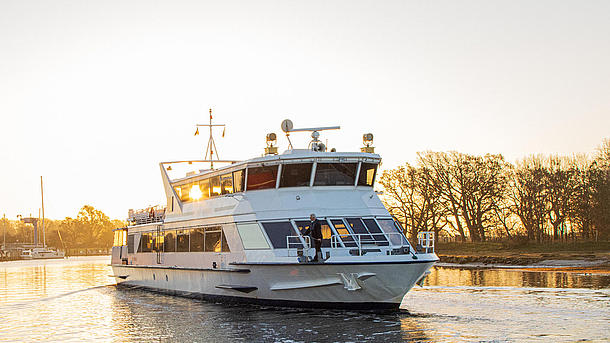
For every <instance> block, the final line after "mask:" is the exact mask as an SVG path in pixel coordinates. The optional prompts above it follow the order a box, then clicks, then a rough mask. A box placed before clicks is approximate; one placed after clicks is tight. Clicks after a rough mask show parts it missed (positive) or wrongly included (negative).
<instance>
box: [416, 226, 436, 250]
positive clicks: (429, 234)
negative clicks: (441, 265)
mask: <svg viewBox="0 0 610 343" xmlns="http://www.w3.org/2000/svg"><path fill="white" fill-rule="evenodd" d="M416 249H417V251H418V252H419V251H421V252H423V253H426V254H429V253H433V252H434V231H422V232H420V233H418V234H417V248H416Z"/></svg>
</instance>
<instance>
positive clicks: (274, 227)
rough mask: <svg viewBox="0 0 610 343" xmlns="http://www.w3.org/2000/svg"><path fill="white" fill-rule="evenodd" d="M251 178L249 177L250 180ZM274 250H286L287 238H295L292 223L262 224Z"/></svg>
mask: <svg viewBox="0 0 610 343" xmlns="http://www.w3.org/2000/svg"><path fill="white" fill-rule="evenodd" d="M249 177H250V176H249V175H248V178H249ZM262 224H263V228H264V229H265V232H267V236H268V237H269V239H270V240H271V245H273V247H274V248H276V249H280V248H286V237H287V236H295V235H296V233H295V232H294V231H293V229H292V224H290V222H277V223H262Z"/></svg>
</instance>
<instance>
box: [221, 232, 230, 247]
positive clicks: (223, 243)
mask: <svg viewBox="0 0 610 343" xmlns="http://www.w3.org/2000/svg"><path fill="white" fill-rule="evenodd" d="M220 245H221V250H222V252H231V250H230V249H229V244H228V243H227V238H226V237H225V232H224V230H223V231H222V238H221V244H220Z"/></svg>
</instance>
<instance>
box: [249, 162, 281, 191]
mask: <svg viewBox="0 0 610 343" xmlns="http://www.w3.org/2000/svg"><path fill="white" fill-rule="evenodd" d="M276 180H277V166H269V167H257V168H248V185H247V187H246V190H249V191H252V190H256V189H266V188H275V182H276Z"/></svg>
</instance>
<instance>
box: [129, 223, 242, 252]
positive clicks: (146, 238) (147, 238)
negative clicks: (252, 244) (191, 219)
mask: <svg viewBox="0 0 610 343" xmlns="http://www.w3.org/2000/svg"><path fill="white" fill-rule="evenodd" d="M133 236H134V235H129V237H128V240H127V250H128V253H133V251H134V250H135V249H134V248H135V247H134V241H135V240H134V239H133ZM137 248H138V249H137V252H231V251H230V249H229V245H228V244H227V239H226V237H225V234H224V231H223V230H222V228H221V227H220V226H214V227H206V228H195V229H188V230H167V231H159V232H154V231H153V232H145V233H142V234H141V237H140V244H139V245H138V247H137Z"/></svg>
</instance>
